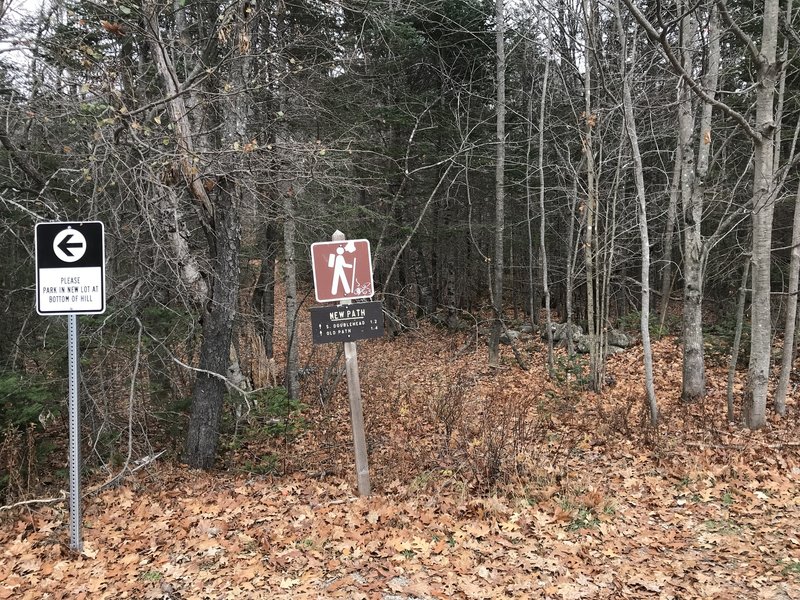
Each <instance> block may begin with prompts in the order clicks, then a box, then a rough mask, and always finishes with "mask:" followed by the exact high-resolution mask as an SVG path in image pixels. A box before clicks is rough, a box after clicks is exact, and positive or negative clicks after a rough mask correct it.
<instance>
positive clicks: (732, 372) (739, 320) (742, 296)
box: [728, 256, 750, 423]
mask: <svg viewBox="0 0 800 600" xmlns="http://www.w3.org/2000/svg"><path fill="white" fill-rule="evenodd" d="M748 277H750V257H749V256H747V257H746V260H745V263H744V269H743V270H742V283H741V285H740V286H739V299H738V301H737V302H736V331H735V332H734V334H733V345H732V348H731V361H730V363H729V365H728V423H732V422H733V421H734V419H735V418H736V415H735V412H734V409H733V384H734V382H735V380H736V365H737V364H738V362H739V347H740V346H741V342H742V325H743V324H744V305H745V302H747V279H748Z"/></svg>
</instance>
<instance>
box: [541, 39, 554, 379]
mask: <svg viewBox="0 0 800 600" xmlns="http://www.w3.org/2000/svg"><path fill="white" fill-rule="evenodd" d="M550 30H551V28H550V27H549V26H548V27H547V31H548V41H547V52H546V55H545V63H544V76H543V77H542V94H541V101H540V103H539V256H540V258H541V263H542V293H543V294H544V310H545V321H544V322H545V326H546V327H547V372H548V373H549V374H551V375H552V373H553V327H552V316H551V314H550V283H549V275H548V271H547V247H546V244H545V224H546V218H547V217H546V213H545V210H544V189H545V188H544V109H545V101H546V99H547V84H548V81H549V77H550V38H549V35H550V34H549V32H550Z"/></svg>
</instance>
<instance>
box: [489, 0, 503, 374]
mask: <svg viewBox="0 0 800 600" xmlns="http://www.w3.org/2000/svg"><path fill="white" fill-rule="evenodd" d="M503 3H504V0H496V5H497V6H496V9H497V10H496V16H495V18H496V27H497V31H496V34H495V42H496V49H497V65H496V66H497V98H496V101H497V124H496V125H497V127H496V137H495V143H496V144H497V146H496V148H495V151H496V152H495V161H496V164H495V237H494V269H493V270H494V281H493V289H492V308H493V310H494V321H493V323H492V331H491V335H490V337H489V364H490V365H492V366H495V367H496V366H499V365H500V333H501V331H502V329H503V322H502V320H503V246H504V236H503V234H504V231H505V166H506V164H505V163H506V51H505V14H504V10H503V9H504V4H503Z"/></svg>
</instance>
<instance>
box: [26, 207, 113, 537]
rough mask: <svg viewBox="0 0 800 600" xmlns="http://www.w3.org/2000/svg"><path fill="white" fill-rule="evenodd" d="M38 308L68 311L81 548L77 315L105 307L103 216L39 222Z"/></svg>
mask: <svg viewBox="0 0 800 600" xmlns="http://www.w3.org/2000/svg"><path fill="white" fill-rule="evenodd" d="M34 247H35V249H36V312H38V313H39V314H40V315H67V370H68V374H69V401H68V407H67V408H68V412H69V538H70V539H69V545H70V548H71V549H72V550H76V551H78V552H81V551H82V550H83V539H82V537H81V411H80V401H79V398H78V389H79V388H78V386H79V385H80V369H79V366H80V362H79V360H80V356H79V352H80V349H79V343H78V315H94V314H101V313H103V312H105V310H106V276H105V258H106V257H105V229H104V227H103V224H102V223H100V222H99V221H83V222H74V223H37V225H36V228H35V230H34Z"/></svg>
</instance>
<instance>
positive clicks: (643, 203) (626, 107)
mask: <svg viewBox="0 0 800 600" xmlns="http://www.w3.org/2000/svg"><path fill="white" fill-rule="evenodd" d="M614 12H615V16H616V19H617V30H618V31H619V36H620V41H621V44H622V57H621V60H620V64H621V65H622V66H621V70H622V73H621V75H622V104H623V112H624V119H625V130H626V131H627V134H628V140H629V141H630V145H631V154H632V155H633V177H634V182H635V185H636V199H637V201H638V202H637V204H638V208H639V210H638V217H639V239H640V240H641V245H642V270H641V279H642V282H641V283H642V299H641V302H642V307H641V313H640V315H641V319H640V323H639V329H640V331H641V334H642V350H643V354H644V388H645V393H646V395H647V406H648V408H649V410H650V424H651V425H656V424H658V404H657V402H656V392H655V384H654V383H653V351H652V348H651V347H650V236H649V233H648V230H647V199H646V197H645V194H646V192H645V187H644V168H643V166H642V155H641V152H640V151H639V137H638V135H637V132H636V119H635V116H634V113H633V98H632V97H631V81H630V73H629V72H627V69H626V65H627V64H628V61H629V60H630V63H631V64H636V60H635V56H636V52H635V46H634V51H632V52H631V53H630V55H629V54H628V42H627V38H626V35H625V28H624V26H623V24H622V17H621V16H620V10H619V0H617V2H615V3H614ZM629 56H630V58H629Z"/></svg>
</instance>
